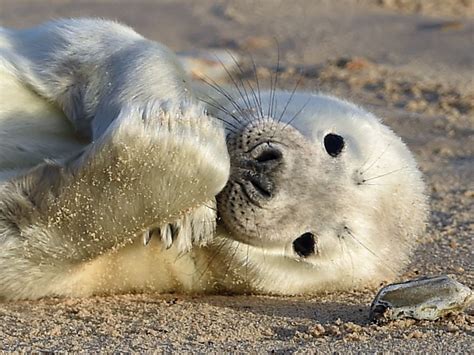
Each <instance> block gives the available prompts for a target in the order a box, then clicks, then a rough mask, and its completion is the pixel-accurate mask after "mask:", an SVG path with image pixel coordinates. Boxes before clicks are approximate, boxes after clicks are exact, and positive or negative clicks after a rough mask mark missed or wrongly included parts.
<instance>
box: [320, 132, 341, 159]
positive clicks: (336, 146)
mask: <svg viewBox="0 0 474 355" xmlns="http://www.w3.org/2000/svg"><path fill="white" fill-rule="evenodd" d="M324 148H325V149H326V152H328V154H329V155H330V156H332V157H337V156H338V155H339V154H341V152H342V149H344V138H342V137H341V136H339V135H337V134H334V133H329V134H326V136H325V137H324Z"/></svg>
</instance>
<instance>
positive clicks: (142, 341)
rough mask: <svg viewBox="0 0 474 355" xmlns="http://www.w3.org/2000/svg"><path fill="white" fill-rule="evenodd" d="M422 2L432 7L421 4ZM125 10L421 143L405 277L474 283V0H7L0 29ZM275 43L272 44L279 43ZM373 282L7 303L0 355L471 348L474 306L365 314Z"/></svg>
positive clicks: (185, 46)
mask: <svg viewBox="0 0 474 355" xmlns="http://www.w3.org/2000/svg"><path fill="white" fill-rule="evenodd" d="M427 3H428V4H427ZM76 16H94V17H104V18H112V19H117V20H120V21H122V22H124V23H126V24H128V25H130V26H132V27H134V28H135V29H136V30H137V31H138V32H140V33H142V34H144V35H146V36H147V37H149V38H152V39H155V40H158V41H160V42H163V43H165V44H166V45H168V46H169V47H171V48H172V49H173V50H176V51H184V50H186V51H187V50H192V49H204V48H209V47H214V48H230V49H232V50H234V51H236V52H238V53H240V55H241V56H242V61H243V64H242V65H243V74H242V75H241V77H242V79H246V80H253V74H252V73H253V72H252V64H251V61H250V55H251V56H252V57H253V59H254V60H255V63H256V65H257V72H258V73H259V76H260V77H261V78H262V81H263V82H265V81H266V82H267V84H268V83H269V81H270V75H272V73H274V70H275V69H276V63H277V52H278V51H279V52H280V63H279V79H278V82H279V87H281V88H283V89H290V90H291V89H292V88H293V86H294V85H295V82H297V81H298V79H299V78H300V77H302V80H301V88H302V89H305V90H310V91H322V92H326V93H331V94H333V95H336V96H340V97H344V98H347V99H349V100H351V101H354V102H356V103H358V104H360V105H362V106H364V107H366V108H367V109H369V110H371V111H373V112H375V113H376V114H377V115H379V116H380V117H381V118H382V119H383V120H384V121H385V122H386V123H387V124H388V125H389V126H390V127H392V129H393V130H394V131H395V132H396V133H397V134H399V135H400V136H401V137H402V138H403V140H404V141H405V142H406V143H407V144H408V145H409V147H410V149H411V150H412V151H413V152H414V153H415V156H416V158H417V161H418V162H419V165H420V168H421V170H422V172H423V174H424V176H425V180H426V183H427V186H428V192H429V194H430V206H431V217H430V221H429V225H428V227H427V231H426V234H425V236H424V237H423V238H422V240H421V241H420V245H419V247H418V249H417V251H416V253H415V255H414V256H413V260H412V263H411V264H410V265H409V267H408V268H407V270H406V271H405V273H404V274H402V275H400V277H399V279H400V280H406V279H410V278H415V277H418V276H423V275H440V274H449V275H452V276H453V277H454V278H455V279H457V280H458V281H460V282H462V283H464V284H466V285H467V286H469V287H471V288H473V287H474V270H473V261H474V248H473V246H474V243H473V237H474V82H473V80H474V2H473V1H472V0H451V1H441V0H440V1H435V0H433V1H421V0H420V1H416V0H413V1H403V0H398V1H396V0H394V1H388V0H385V1H383V0H380V1H378V0H359V1H357V0H340V1H329V0H318V1H313V0H299V1H298V0H296V1H294V2H289V1H277V0H275V1H271V0H265V1H263V0H262V1H256V0H254V1H249V0H245V1H210V0H202V1H185V0H176V1H171V0H169V1H166V0H157V1H151V0H149V1H145V0H136V1H114V0H101V1H83V0H76V1H73V0H36V1H35V0H0V26H6V27H15V28H22V27H29V26H33V25H36V24H38V23H41V22H43V21H46V20H49V19H52V18H58V17H76ZM276 43H278V50H277V45H276ZM376 292H377V290H376V289H367V290H364V291H357V292H356V291H354V292H346V293H338V294H324V295H316V296H305V297H270V296H252V295H249V296H232V295H219V296H217V295H216V296H191V295H187V296H183V295H155V294H148V295H120V296H113V297H93V298H90V299H67V300H62V299H46V300H40V301H21V302H8V303H0V322H1V324H2V326H1V327H0V350H2V351H83V352H90V351H107V352H109V351H110V352H111V351H123V352H130V351H137V352H142V351H152V350H159V351H167V352H168V351H173V352H181V351H193V352H211V351H218V352H221V351H225V352H230V351H239V352H247V351H248V352H276V353H293V352H301V353H302V352H315V351H320V352H341V353H342V352H348V351H351V352H356V351H363V352H376V351H400V352H408V351H410V352H424V353H426V352H428V353H454V352H465V353H473V352H474V345H473V344H474V313H473V312H472V311H470V312H467V313H464V314H460V315H451V316H448V317H447V318H445V319H442V320H438V321H434V322H429V321H414V320H403V321H396V322H392V323H390V324H387V325H383V326H382V325H375V324H371V323H370V322H369V319H368V310H369V306H370V302H371V300H372V299H373V297H374V296H375V293H376Z"/></svg>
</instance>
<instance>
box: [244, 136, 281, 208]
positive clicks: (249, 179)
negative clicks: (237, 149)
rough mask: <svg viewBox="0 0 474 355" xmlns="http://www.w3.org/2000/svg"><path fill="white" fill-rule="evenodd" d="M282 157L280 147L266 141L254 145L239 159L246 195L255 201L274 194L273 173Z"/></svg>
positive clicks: (265, 198)
mask: <svg viewBox="0 0 474 355" xmlns="http://www.w3.org/2000/svg"><path fill="white" fill-rule="evenodd" d="M282 159H283V153H282V152H281V150H280V149H278V148H276V147H273V146H271V145H269V144H267V143H265V144H262V145H261V146H258V147H256V148H255V149H254V150H252V151H251V152H250V153H247V154H245V158H243V159H242V160H241V161H240V164H239V165H240V172H241V173H240V176H241V181H242V183H243V186H244V187H245V191H246V193H247V195H248V196H249V197H250V198H251V200H253V201H254V202H255V203H258V202H260V201H262V200H269V199H271V198H272V197H273V196H274V195H275V181H274V180H275V174H274V172H275V171H276V170H277V169H278V167H279V165H280V164H281V162H282Z"/></svg>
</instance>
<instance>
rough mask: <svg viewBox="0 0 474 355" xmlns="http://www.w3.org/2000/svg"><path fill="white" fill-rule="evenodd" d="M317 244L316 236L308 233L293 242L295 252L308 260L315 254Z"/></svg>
mask: <svg viewBox="0 0 474 355" xmlns="http://www.w3.org/2000/svg"><path fill="white" fill-rule="evenodd" d="M315 244H316V242H315V239H314V234H313V233H310V232H307V233H304V234H302V235H301V236H300V237H298V238H297V239H295V240H294V241H293V250H294V251H295V253H296V254H297V255H298V256H300V257H302V258H306V257H308V256H310V255H312V254H314V252H315V250H316V248H315Z"/></svg>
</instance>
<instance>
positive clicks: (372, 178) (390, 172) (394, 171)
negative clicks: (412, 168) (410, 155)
mask: <svg viewBox="0 0 474 355" xmlns="http://www.w3.org/2000/svg"><path fill="white" fill-rule="evenodd" d="M408 168H409V166H404V167H402V168H400V169H396V170H392V171H389V172H388V173H385V174H381V175H378V176H373V177H370V178H367V179H363V180H362V182H363V183H365V182H366V181H371V180H375V179H380V178H381V177H384V176H387V175H390V174H394V173H398V172H399V171H402V170H405V169H408Z"/></svg>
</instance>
